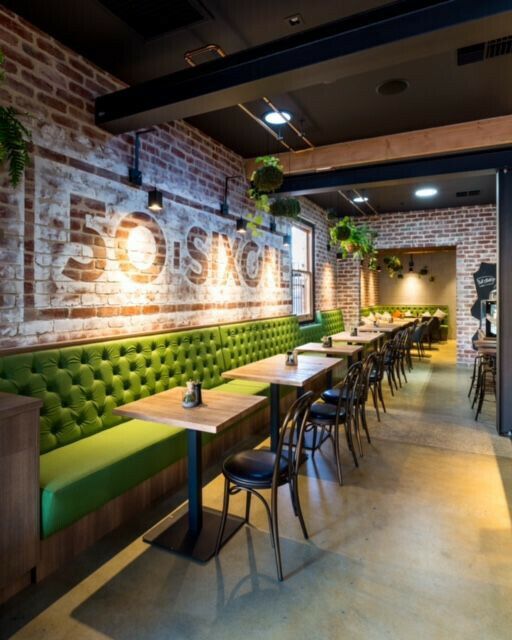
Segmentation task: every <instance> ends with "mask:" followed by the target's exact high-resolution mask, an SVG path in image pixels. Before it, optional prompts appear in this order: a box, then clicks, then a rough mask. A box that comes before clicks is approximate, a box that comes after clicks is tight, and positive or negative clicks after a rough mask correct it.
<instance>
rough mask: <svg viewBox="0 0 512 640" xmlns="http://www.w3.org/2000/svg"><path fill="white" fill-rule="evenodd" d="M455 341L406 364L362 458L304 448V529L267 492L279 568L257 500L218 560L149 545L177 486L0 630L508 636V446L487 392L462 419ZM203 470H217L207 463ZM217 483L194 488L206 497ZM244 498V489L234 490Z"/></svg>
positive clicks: (44, 587)
mask: <svg viewBox="0 0 512 640" xmlns="http://www.w3.org/2000/svg"><path fill="white" fill-rule="evenodd" d="M453 363H454V348H453V345H452V344H448V345H443V346H441V347H440V348H439V350H437V351H433V352H432V353H431V357H430V358H428V359H426V360H425V361H424V362H422V363H418V364H417V365H416V366H415V369H414V371H413V372H412V373H411V375H410V376H409V383H408V385H406V386H405V387H404V388H403V389H402V390H401V391H399V392H398V393H397V395H396V396H395V398H391V397H390V395H389V392H386V401H387V404H388V414H387V415H386V417H385V419H384V420H383V421H382V423H380V424H378V423H377V422H376V420H375V417H374V414H373V411H370V412H369V414H370V417H371V419H370V428H371V432H372V435H373V443H372V445H371V446H370V445H366V447H365V456H364V458H363V459H362V461H361V467H360V469H354V468H353V466H352V465H351V464H350V460H349V458H348V456H345V458H344V461H345V465H344V472H345V485H344V486H343V487H339V486H338V484H337V483H336V482H335V479H334V467H333V464H332V461H331V457H330V453H331V452H330V450H329V447H328V446H326V447H325V451H322V452H321V453H320V454H317V456H316V457H315V460H314V462H313V461H312V460H309V461H308V463H307V465H306V466H305V468H304V473H303V476H302V477H301V491H302V499H303V506H304V512H305V517H306V522H307V524H308V527H309V530H310V539H309V540H307V541H306V540H304V539H303V538H302V535H301V531H300V527H299V525H298V522H297V520H296V519H295V518H294V517H293V514H292V511H291V508H290V504H289V498H288V493H287V490H286V489H284V490H283V493H282V499H281V503H280V507H281V510H280V513H281V514H282V517H281V538H282V539H281V543H282V553H283V564H284V572H285V581H284V582H283V583H278V582H277V581H276V577H275V567H274V560H273V554H272V550H271V547H270V544H269V538H268V533H267V525H266V521H265V518H264V514H263V512H262V509H261V508H260V507H259V506H258V505H257V504H255V505H254V507H253V518H252V520H253V522H252V526H251V527H245V528H244V529H243V530H242V531H240V532H239V533H238V534H237V535H236V536H235V537H234V538H233V539H232V540H231V541H230V542H229V543H228V544H227V546H226V547H224V549H223V550H222V553H221V554H220V556H219V558H218V559H217V560H216V561H211V562H209V563H208V564H206V565H198V564H194V563H191V562H188V561H186V560H184V559H181V558H178V557H176V556H173V555H172V554H170V553H167V552H165V551H163V550H159V549H157V548H153V547H148V546H147V545H146V544H145V543H144V542H142V540H141V535H140V534H141V533H142V532H143V531H144V530H145V529H146V528H147V527H148V526H150V525H151V524H153V523H154V522H156V521H158V520H159V519H160V518H161V517H162V516H163V515H164V514H166V513H168V512H169V510H170V509H171V508H172V507H173V506H174V505H175V504H177V503H179V501H180V500H181V499H182V496H175V497H174V498H173V499H172V500H168V501H166V502H165V503H164V504H160V505H158V507H156V508H155V509H153V510H152V511H151V513H148V514H144V515H141V517H140V519H139V520H138V521H135V522H132V523H130V525H129V526H126V527H124V528H122V529H121V530H119V531H116V532H115V533H113V534H111V535H109V536H108V537H106V538H105V539H103V540H101V541H100V542H99V543H98V544H97V545H96V546H95V547H94V548H93V549H91V550H90V551H88V552H87V553H85V554H83V555H82V556H81V557H79V558H77V559H76V561H74V562H73V564H71V565H70V566H69V567H66V568H65V569H63V570H61V571H60V572H59V573H57V574H56V575H54V576H52V577H50V578H49V579H48V580H46V581H45V582H43V583H42V584H40V585H37V586H36V587H33V588H31V589H29V590H28V591H27V592H25V593H24V594H23V595H22V596H17V597H15V598H14V599H13V600H11V601H10V602H9V603H7V605H5V606H4V607H3V608H2V609H0V625H1V626H0V629H1V631H0V637H2V638H7V637H15V638H20V639H21V638H34V639H36V638H37V640H47V639H48V640H50V639H51V640H61V639H64V638H66V639H69V638H78V639H81V638H83V639H93V638H95V639H97V638H114V639H116V640H132V639H133V640H135V639H137V640H139V639H140V640H142V639H148V640H152V639H156V638H158V639H160V638H161V639H164V638H165V639H171V640H180V639H190V640H196V639H206V638H208V639H232V640H236V639H238V638H242V639H244V640H250V639H252V638H255V639H256V638H259V639H260V638H265V639H266V638H280V639H282V640H288V639H290V640H291V639H293V640H302V639H303V638H307V639H308V640H312V639H324V638H325V639H333V640H334V639H337V638H350V639H351V640H358V639H360V638H361V639H363V638H364V639H365V640H374V639H375V640H377V639H379V640H380V639H384V638H386V639H392V640H399V639H400V640H401V639H404V640H423V639H428V640H434V639H440V638H449V639H451V640H456V639H459V638H460V639H464V640H473V639H475V640H492V639H500V640H505V639H508V638H510V637H512V631H511V630H512V608H511V606H510V602H511V600H512V536H511V505H512V460H511V459H510V458H511V456H512V444H511V442H510V441H509V440H505V439H502V438H499V437H498V436H496V435H495V431H494V424H493V421H494V415H493V411H494V405H493V403H492V402H489V403H487V405H486V407H485V411H484V415H483V417H482V420H480V421H479V422H478V423H475V422H474V420H473V418H472V414H471V411H470V409H469V406H468V400H467V397H466V393H467V382H468V371H467V370H465V369H457V368H456V367H455V366H454V364H453ZM213 475H214V476H215V474H213ZM221 492H222V481H221V479H220V478H219V477H213V479H212V481H211V482H210V483H209V484H208V486H207V487H206V489H205V502H206V504H207V505H210V506H214V507H219V506H220V502H221V495H222V493H221ZM233 508H234V510H237V511H238V512H240V513H241V512H242V508H243V505H242V498H241V497H240V496H237V497H235V498H234V499H233Z"/></svg>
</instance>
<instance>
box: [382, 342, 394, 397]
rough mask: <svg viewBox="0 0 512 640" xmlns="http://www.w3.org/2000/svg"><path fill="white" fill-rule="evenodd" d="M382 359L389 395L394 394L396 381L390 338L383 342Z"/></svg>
mask: <svg viewBox="0 0 512 640" xmlns="http://www.w3.org/2000/svg"><path fill="white" fill-rule="evenodd" d="M381 351H382V361H383V364H384V371H385V372H386V376H387V379H388V384H389V390H390V391H391V395H392V396H394V395H395V389H397V390H398V382H397V381H396V375H395V346H394V344H393V341H392V340H388V341H387V342H385V343H384V345H383V347H382V349H381Z"/></svg>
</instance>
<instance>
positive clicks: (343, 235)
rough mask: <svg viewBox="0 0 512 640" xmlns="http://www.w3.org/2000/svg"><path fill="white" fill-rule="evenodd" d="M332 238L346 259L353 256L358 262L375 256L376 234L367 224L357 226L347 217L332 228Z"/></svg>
mask: <svg viewBox="0 0 512 640" xmlns="http://www.w3.org/2000/svg"><path fill="white" fill-rule="evenodd" d="M330 236H331V240H332V241H333V243H334V244H335V245H336V246H337V247H339V249H340V250H341V254H342V255H343V257H344V258H346V257H347V256H348V255H352V256H353V257H354V258H355V259H357V260H363V259H364V258H367V257H372V256H375V253H376V249H375V238H376V237H377V234H376V232H375V231H373V230H372V229H370V227H368V226H367V225H365V224H360V225H356V224H355V223H354V221H353V220H352V219H351V218H350V217H349V216H345V217H344V218H343V219H342V220H339V221H338V222H337V223H336V224H335V225H334V227H332V228H331V230H330ZM375 268H377V267H376V266H375Z"/></svg>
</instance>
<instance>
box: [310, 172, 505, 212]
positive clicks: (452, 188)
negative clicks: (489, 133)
mask: <svg viewBox="0 0 512 640" xmlns="http://www.w3.org/2000/svg"><path fill="white" fill-rule="evenodd" d="M421 187H435V188H436V189H437V190H438V193H437V195H435V196H433V197H431V198H423V199H422V198H418V197H416V196H415V195H414V192H415V191H416V190H417V189H419V188H421ZM470 192H472V193H470ZM475 192H478V193H475ZM343 194H344V195H342V194H341V193H340V192H339V191H333V192H330V193H319V194H315V195H310V196H308V197H309V198H310V199H311V200H313V202H316V204H318V205H320V206H321V207H323V208H324V209H326V210H328V211H333V212H335V213H336V214H337V215H338V216H345V215H353V216H360V215H373V214H375V213H377V214H381V213H393V212H396V211H413V210H415V209H438V208H439V209H440V208H445V207H464V206H468V205H477V204H482V205H487V204H494V203H495V201H496V176H495V175H494V174H468V173H457V174H450V175H442V176H429V177H425V178H423V179H421V180H416V179H415V180H412V179H411V180H402V181H397V182H393V183H386V184H379V185H376V184H370V185H359V186H358V187H357V189H356V190H352V189H351V190H346V191H343ZM358 195H359V196H362V197H366V198H368V202H367V203H365V204H361V203H359V204H357V205H356V206H355V205H354V203H352V202H351V200H352V199H353V198H354V197H356V196H358ZM349 201H350V202H349Z"/></svg>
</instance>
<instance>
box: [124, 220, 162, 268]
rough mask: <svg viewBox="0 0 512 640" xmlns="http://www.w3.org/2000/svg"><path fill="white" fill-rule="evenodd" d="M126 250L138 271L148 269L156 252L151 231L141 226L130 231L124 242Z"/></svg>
mask: <svg viewBox="0 0 512 640" xmlns="http://www.w3.org/2000/svg"><path fill="white" fill-rule="evenodd" d="M126 250H127V253H128V258H129V260H130V262H131V263H132V264H133V266H134V267H136V268H137V269H138V270H139V271H144V270H145V269H149V267H151V265H152V264H153V261H154V259H155V256H156V252H157V246H156V242H155V238H154V237H153V234H152V233H151V231H150V230H149V229H148V228H147V227H143V226H139V227H135V229H132V230H131V231H130V234H129V236H128V240H127V242H126Z"/></svg>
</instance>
